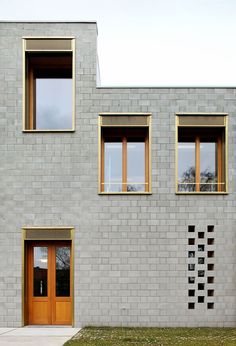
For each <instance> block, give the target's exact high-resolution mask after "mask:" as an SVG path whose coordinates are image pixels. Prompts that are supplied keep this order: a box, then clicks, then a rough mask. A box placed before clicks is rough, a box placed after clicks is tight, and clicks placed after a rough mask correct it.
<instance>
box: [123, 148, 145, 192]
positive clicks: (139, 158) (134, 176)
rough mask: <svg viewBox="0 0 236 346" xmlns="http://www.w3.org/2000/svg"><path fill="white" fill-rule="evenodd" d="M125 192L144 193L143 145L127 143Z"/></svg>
mask: <svg viewBox="0 0 236 346" xmlns="http://www.w3.org/2000/svg"><path fill="white" fill-rule="evenodd" d="M127 191H145V143H144V142H128V143H127Z"/></svg>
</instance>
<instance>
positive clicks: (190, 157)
mask: <svg viewBox="0 0 236 346" xmlns="http://www.w3.org/2000/svg"><path fill="white" fill-rule="evenodd" d="M178 191H184V192H185V191H187V192H191V191H195V143H194V142H179V143H178Z"/></svg>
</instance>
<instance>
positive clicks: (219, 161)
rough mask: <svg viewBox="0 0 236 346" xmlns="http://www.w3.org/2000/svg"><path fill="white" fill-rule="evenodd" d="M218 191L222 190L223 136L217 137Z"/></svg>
mask: <svg viewBox="0 0 236 346" xmlns="http://www.w3.org/2000/svg"><path fill="white" fill-rule="evenodd" d="M217 181H218V184H217V187H218V188H217V191H218V192H220V191H222V186H221V184H219V183H222V138H221V137H220V136H219V137H218V139H217Z"/></svg>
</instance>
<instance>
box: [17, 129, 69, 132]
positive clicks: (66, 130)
mask: <svg viewBox="0 0 236 346" xmlns="http://www.w3.org/2000/svg"><path fill="white" fill-rule="evenodd" d="M22 132H23V133H35V132H36V133H40V132H46V133H47V132H49V133H51V132H75V129H65V130H43V129H42V130H22Z"/></svg>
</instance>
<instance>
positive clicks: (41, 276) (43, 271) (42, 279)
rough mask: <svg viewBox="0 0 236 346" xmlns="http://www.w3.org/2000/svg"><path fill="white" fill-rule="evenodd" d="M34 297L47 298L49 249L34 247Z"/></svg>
mask: <svg viewBox="0 0 236 346" xmlns="http://www.w3.org/2000/svg"><path fill="white" fill-rule="evenodd" d="M33 256H34V285H33V286H34V297H47V276H48V248H47V247H41V246H40V247H38V246H37V247H36V246H35V247H34V253H33Z"/></svg>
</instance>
